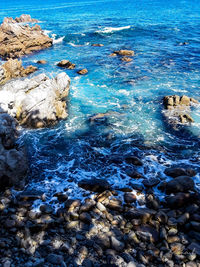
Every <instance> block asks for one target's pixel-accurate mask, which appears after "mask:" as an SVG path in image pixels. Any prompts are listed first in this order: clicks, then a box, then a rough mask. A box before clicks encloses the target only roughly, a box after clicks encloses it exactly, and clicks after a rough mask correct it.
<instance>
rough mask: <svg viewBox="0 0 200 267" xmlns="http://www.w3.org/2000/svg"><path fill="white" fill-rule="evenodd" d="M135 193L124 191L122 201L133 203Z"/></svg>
mask: <svg viewBox="0 0 200 267" xmlns="http://www.w3.org/2000/svg"><path fill="white" fill-rule="evenodd" d="M136 199H137V198H136V195H134V194H132V193H125V194H124V201H125V202H126V203H133V202H135V201H136Z"/></svg>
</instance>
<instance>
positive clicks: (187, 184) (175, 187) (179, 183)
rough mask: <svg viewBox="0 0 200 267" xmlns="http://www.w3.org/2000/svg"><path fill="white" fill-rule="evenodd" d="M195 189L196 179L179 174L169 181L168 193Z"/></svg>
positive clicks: (167, 185)
mask: <svg viewBox="0 0 200 267" xmlns="http://www.w3.org/2000/svg"><path fill="white" fill-rule="evenodd" d="M189 190H194V181H193V180H192V178H190V177H189V176H179V177H176V178H175V179H174V180H171V181H169V182H167V184H166V193H167V194H170V193H177V192H188V191H189Z"/></svg>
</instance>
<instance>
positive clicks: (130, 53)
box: [114, 50, 134, 56]
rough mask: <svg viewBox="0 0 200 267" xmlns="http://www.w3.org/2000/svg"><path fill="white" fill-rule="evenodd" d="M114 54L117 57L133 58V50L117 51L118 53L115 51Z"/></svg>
mask: <svg viewBox="0 0 200 267" xmlns="http://www.w3.org/2000/svg"><path fill="white" fill-rule="evenodd" d="M114 53H115V54H117V55H119V56H134V51H133V50H118V51H115V52H114Z"/></svg>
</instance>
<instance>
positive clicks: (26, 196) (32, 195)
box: [17, 190, 45, 201]
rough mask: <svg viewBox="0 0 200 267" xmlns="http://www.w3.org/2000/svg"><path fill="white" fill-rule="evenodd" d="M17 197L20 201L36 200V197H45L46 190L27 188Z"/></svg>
mask: <svg viewBox="0 0 200 267" xmlns="http://www.w3.org/2000/svg"><path fill="white" fill-rule="evenodd" d="M17 198H18V199H19V200H20V201H26V200H28V201H34V200H36V199H45V194H44V192H42V191H38V190H25V191H23V192H22V193H20V194H19V195H18V196H17Z"/></svg>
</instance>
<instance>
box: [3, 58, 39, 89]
mask: <svg viewBox="0 0 200 267" xmlns="http://www.w3.org/2000/svg"><path fill="white" fill-rule="evenodd" d="M36 70H37V68H36V67H34V66H32V65H30V66H28V67H26V68H24V67H23V66H22V61H21V60H17V59H9V60H8V61H6V62H5V63H4V64H3V65H2V66H0V85H1V84H4V83H6V82H7V81H8V80H10V79H12V78H17V77H25V76H27V75H28V74H30V73H33V72H35V71H36Z"/></svg>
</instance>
